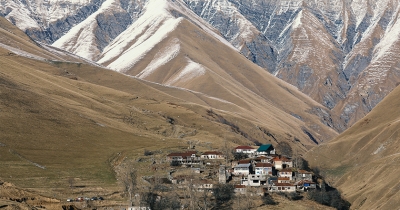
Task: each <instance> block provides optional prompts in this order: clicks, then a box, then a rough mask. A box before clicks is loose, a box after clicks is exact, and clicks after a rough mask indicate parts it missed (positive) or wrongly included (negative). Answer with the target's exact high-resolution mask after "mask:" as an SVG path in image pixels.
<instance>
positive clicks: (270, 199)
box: [262, 194, 278, 205]
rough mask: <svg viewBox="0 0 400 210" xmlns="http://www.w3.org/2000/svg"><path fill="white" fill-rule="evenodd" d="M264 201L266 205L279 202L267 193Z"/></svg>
mask: <svg viewBox="0 0 400 210" xmlns="http://www.w3.org/2000/svg"><path fill="white" fill-rule="evenodd" d="M262 201H263V203H264V204H265V205H278V202H276V201H275V200H274V199H273V198H272V196H271V195H270V194H265V196H264V197H263V198H262Z"/></svg>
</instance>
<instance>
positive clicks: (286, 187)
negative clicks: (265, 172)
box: [269, 183, 296, 192]
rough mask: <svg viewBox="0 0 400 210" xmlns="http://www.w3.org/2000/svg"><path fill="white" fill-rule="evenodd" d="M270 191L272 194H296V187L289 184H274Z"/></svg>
mask: <svg viewBox="0 0 400 210" xmlns="http://www.w3.org/2000/svg"><path fill="white" fill-rule="evenodd" d="M269 190H270V191H271V192H296V186H295V185H292V184H289V183H273V184H272V186H271V187H270V189H269Z"/></svg>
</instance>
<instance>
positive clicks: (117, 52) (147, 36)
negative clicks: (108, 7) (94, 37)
mask: <svg viewBox="0 0 400 210" xmlns="http://www.w3.org/2000/svg"><path fill="white" fill-rule="evenodd" d="M142 17H143V16H142ZM142 17H141V18H139V20H138V21H136V22H135V23H134V24H133V25H132V26H131V27H129V28H128V29H127V30H126V31H124V32H123V33H122V34H121V35H120V36H118V37H117V38H116V39H115V42H113V43H112V44H111V45H109V46H110V47H107V48H106V49H105V50H104V51H105V53H104V57H103V58H102V59H100V60H99V61H98V62H99V63H102V64H104V63H107V62H110V61H112V62H111V63H110V64H109V65H107V66H108V67H109V68H111V69H113V70H115V71H120V72H124V71H126V70H128V69H130V68H131V67H133V66H134V65H135V64H136V63H137V62H138V61H139V60H140V59H142V58H143V57H144V56H145V55H146V54H147V53H148V52H149V51H150V50H152V49H153V48H154V47H155V46H156V45H157V44H158V43H160V42H161V41H162V40H163V39H165V38H166V37H167V36H168V34H169V33H170V32H172V31H173V30H174V29H175V28H176V27H177V26H178V24H179V23H180V22H181V20H182V18H178V19H173V18H169V19H166V20H165V18H163V17H160V16H159V17H155V19H147V20H146V19H145V18H142ZM142 20H143V21H144V22H141V21H142ZM148 21H151V22H155V24H153V25H151V24H150V25H149V24H146V22H148ZM160 25H161V26H160ZM149 26H150V27H149ZM137 36H138V37H137ZM136 38H137V39H136ZM135 39H136V40H135ZM132 42H134V44H133V45H131V46H129V45H130V44H131V43H132ZM125 48H128V49H126V50H125Z"/></svg>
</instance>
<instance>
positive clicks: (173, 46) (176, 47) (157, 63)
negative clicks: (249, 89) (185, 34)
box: [136, 38, 181, 79]
mask: <svg viewBox="0 0 400 210" xmlns="http://www.w3.org/2000/svg"><path fill="white" fill-rule="evenodd" d="M180 49H181V47H180V44H179V39H177V38H175V39H173V40H172V42H171V43H170V44H169V45H168V46H167V47H165V48H164V49H162V50H160V51H159V52H158V53H157V54H156V55H155V56H154V59H153V60H152V61H151V62H150V64H149V65H148V66H147V67H146V68H145V69H144V70H143V71H142V72H140V73H139V74H138V75H136V76H137V77H139V78H140V79H145V78H146V77H148V76H150V75H151V74H152V73H153V72H154V71H155V70H157V68H159V67H161V66H163V65H165V64H167V63H168V62H169V61H171V60H172V59H174V58H175V57H176V56H177V55H178V53H179V51H180Z"/></svg>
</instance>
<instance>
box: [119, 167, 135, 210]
mask: <svg viewBox="0 0 400 210" xmlns="http://www.w3.org/2000/svg"><path fill="white" fill-rule="evenodd" d="M121 175H122V176H121V181H122V184H123V186H124V191H125V193H126V194H128V196H129V202H130V205H131V206H133V195H134V194H135V191H136V187H137V173H136V170H135V169H134V168H133V166H132V164H127V165H126V167H125V168H124V169H123V170H122V173H121Z"/></svg>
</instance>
